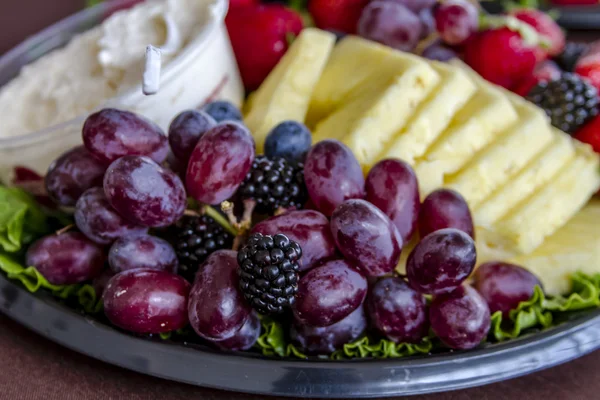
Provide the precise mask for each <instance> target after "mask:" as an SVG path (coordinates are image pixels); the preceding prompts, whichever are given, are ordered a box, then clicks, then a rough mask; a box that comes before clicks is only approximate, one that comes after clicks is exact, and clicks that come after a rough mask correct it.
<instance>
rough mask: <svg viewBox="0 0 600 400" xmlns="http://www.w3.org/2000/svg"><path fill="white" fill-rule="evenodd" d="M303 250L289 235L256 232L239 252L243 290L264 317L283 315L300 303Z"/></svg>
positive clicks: (241, 287) (247, 298) (251, 303)
mask: <svg viewBox="0 0 600 400" xmlns="http://www.w3.org/2000/svg"><path fill="white" fill-rule="evenodd" d="M300 257H302V249H301V248H300V245H298V243H296V242H294V241H293V240H290V239H288V238H287V237H286V236H285V235H281V234H277V235H274V236H269V235H261V234H260V233H255V234H253V235H251V236H250V237H249V238H248V242H247V243H246V245H245V246H244V247H242V249H241V250H240V251H239V252H238V258H237V260H238V264H239V266H240V268H239V276H240V289H241V291H242V293H243V294H244V297H245V298H246V300H247V301H248V302H249V303H250V305H251V306H252V308H254V309H255V310H256V311H258V312H259V313H261V314H265V315H268V314H281V313H283V312H284V311H285V309H286V308H288V307H291V306H293V305H294V303H295V302H296V294H297V293H298V280H299V275H298V270H299V266H298V260H300Z"/></svg>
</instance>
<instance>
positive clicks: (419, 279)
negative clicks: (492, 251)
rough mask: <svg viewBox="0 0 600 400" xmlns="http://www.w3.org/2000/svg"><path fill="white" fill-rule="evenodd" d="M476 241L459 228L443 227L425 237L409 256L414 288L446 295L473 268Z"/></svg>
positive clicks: (409, 268)
mask: <svg viewBox="0 0 600 400" xmlns="http://www.w3.org/2000/svg"><path fill="white" fill-rule="evenodd" d="M476 259H477V252H476V251H475V242H473V239H471V238H470V237H469V236H468V235H467V234H466V233H464V232H462V231H459V230H458V229H442V230H439V231H435V232H433V233H431V234H429V235H427V236H425V237H424V238H423V240H421V241H420V242H419V244H417V247H415V248H414V249H413V251H412V252H411V253H410V255H409V256H408V261H407V262H406V275H407V277H408V282H409V283H410V286H412V287H413V289H415V290H417V291H419V292H421V293H424V294H436V295H437V294H442V293H448V292H451V291H453V290H454V289H456V288H457V287H458V286H460V284H461V283H463V282H464V281H465V280H466V279H467V278H468V277H469V275H471V272H473V269H474V268H475V262H476Z"/></svg>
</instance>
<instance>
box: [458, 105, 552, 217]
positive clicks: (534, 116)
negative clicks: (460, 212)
mask: <svg viewBox="0 0 600 400" xmlns="http://www.w3.org/2000/svg"><path fill="white" fill-rule="evenodd" d="M513 105H515V109H516V110H517V113H518V115H519V120H518V122H517V123H516V124H515V125H513V126H512V127H511V128H510V129H509V130H508V131H507V132H506V133H504V134H503V135H502V136H501V137H500V138H499V139H498V140H496V141H495V142H494V143H493V144H491V145H490V146H488V147H486V148H485V149H484V150H482V151H481V152H480V153H478V154H477V155H476V156H475V158H473V159H472V160H471V161H470V162H469V163H467V164H466V165H465V166H464V167H463V169H462V170H461V171H459V172H458V173H456V174H455V175H454V176H451V177H449V178H448V182H447V184H446V186H447V187H449V188H451V189H454V190H456V191H457V192H459V193H461V194H462V195H463V196H464V198H465V199H466V200H467V203H468V204H469V206H470V207H471V208H472V209H473V208H475V207H477V205H479V204H480V203H481V202H482V201H483V200H484V199H485V198H486V197H488V196H489V195H490V194H491V193H492V192H493V191H494V190H495V189H498V188H500V187H502V186H504V184H506V183H507V182H508V181H509V180H510V179H511V178H512V177H514V176H515V175H517V174H518V173H519V172H520V171H521V170H522V169H523V167H525V165H527V163H528V162H529V161H531V160H532V159H533V158H535V157H536V155H538V154H539V153H540V152H541V151H542V150H543V149H544V148H545V147H546V146H547V145H549V144H550V142H551V141H552V139H553V138H554V136H553V134H552V129H551V127H550V125H549V124H548V123H547V120H546V118H545V117H543V116H542V115H541V114H540V112H539V109H538V108H537V107H535V106H534V105H533V104H529V103H523V104H521V103H513ZM509 185H511V183H509Z"/></svg>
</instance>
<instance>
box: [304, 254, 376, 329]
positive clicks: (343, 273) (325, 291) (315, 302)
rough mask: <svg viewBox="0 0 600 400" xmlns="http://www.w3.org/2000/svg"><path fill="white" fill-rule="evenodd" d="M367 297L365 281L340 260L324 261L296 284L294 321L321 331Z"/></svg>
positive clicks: (343, 316)
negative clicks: (318, 328) (315, 327)
mask: <svg viewBox="0 0 600 400" xmlns="http://www.w3.org/2000/svg"><path fill="white" fill-rule="evenodd" d="M366 295H367V279H366V278H365V277H364V276H363V275H361V274H360V273H359V272H358V271H357V270H355V269H354V268H352V267H351V266H350V264H348V262H346V261H344V260H333V261H328V262H326V263H325V264H323V265H321V266H319V267H316V268H314V269H311V270H310V271H308V273H307V274H306V275H304V276H303V277H302V278H301V279H300V282H299V283H298V296H297V297H296V305H295V307H294V316H295V317H296V320H297V321H298V322H299V323H301V324H305V325H310V326H317V327H324V326H330V325H333V324H335V323H336V322H339V321H341V320H342V319H344V318H346V317H347V316H348V315H350V314H351V313H352V312H353V311H354V310H356V309H357V308H358V307H359V306H360V305H361V304H362V302H363V301H364V299H365V296H366Z"/></svg>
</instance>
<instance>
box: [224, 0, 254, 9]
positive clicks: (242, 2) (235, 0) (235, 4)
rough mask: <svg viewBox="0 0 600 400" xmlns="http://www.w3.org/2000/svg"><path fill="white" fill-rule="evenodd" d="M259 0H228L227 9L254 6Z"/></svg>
mask: <svg viewBox="0 0 600 400" xmlns="http://www.w3.org/2000/svg"><path fill="white" fill-rule="evenodd" d="M258 3H259V0H229V9H230V10H233V9H235V8H239V7H246V6H255V5H257V4H258Z"/></svg>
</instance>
